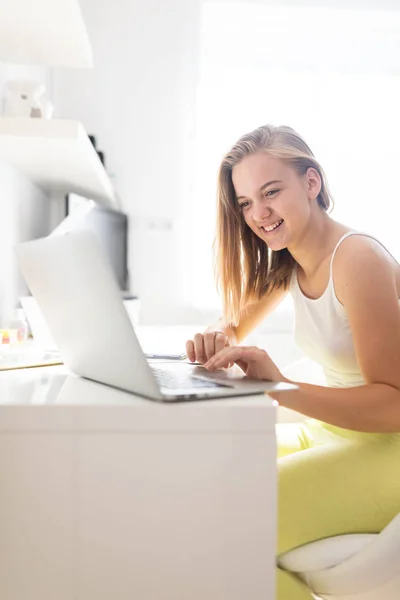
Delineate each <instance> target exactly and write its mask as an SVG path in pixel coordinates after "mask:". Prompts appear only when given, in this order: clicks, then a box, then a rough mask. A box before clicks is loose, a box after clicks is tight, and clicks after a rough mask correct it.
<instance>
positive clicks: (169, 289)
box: [54, 0, 398, 323]
mask: <svg viewBox="0 0 400 600" xmlns="http://www.w3.org/2000/svg"><path fill="white" fill-rule="evenodd" d="M259 1H262V0H259ZM272 1H274V0H272ZM275 1H276V2H278V0H275ZM201 2H202V0H141V1H139V0H103V2H101V3H99V2H98V0H80V3H81V7H82V12H83V15H84V19H85V22H86V26H87V29H88V33H89V36H90V39H91V43H92V46H93V52H94V67H95V68H94V70H93V71H92V72H79V71H66V70H62V71H61V70H58V71H56V73H55V77H54V100H55V106H56V113H55V115H56V116H57V115H58V116H62V117H71V118H77V119H80V120H82V121H83V123H84V126H85V128H86V130H87V131H88V132H90V133H94V134H96V135H97V138H98V145H99V147H100V148H101V149H104V151H105V153H106V158H107V162H108V167H109V171H110V172H112V173H115V183H116V187H117V191H118V192H119V194H120V196H121V201H122V207H123V209H124V210H125V211H126V212H128V214H129V215H130V217H131V241H130V250H129V262H130V270H131V282H132V283H131V287H132V291H133V292H134V293H136V294H138V295H139V296H140V297H141V300H142V306H143V312H142V318H143V322H144V323H155V322H162V321H163V322H168V321H169V322H181V323H185V322H198V323H200V322H203V321H204V322H205V323H206V322H208V321H209V320H210V319H212V318H214V316H215V315H212V314H211V313H208V314H206V313H202V314H200V313H199V312H198V311H197V312H196V311H195V310H193V308H191V307H189V306H187V304H186V299H185V289H184V285H182V282H184V272H183V270H182V264H181V262H180V256H181V255H182V253H183V252H188V253H189V255H190V248H185V247H183V246H182V244H181V240H180V237H179V231H180V230H181V219H182V216H183V215H184V214H185V213H186V214H187V210H188V207H189V214H190V202H191V201H192V198H193V196H194V195H193V187H191V186H192V185H193V183H192V182H193V181H194V162H195V156H194V140H195V133H196V131H195V127H196V123H195V109H196V107H195V99H196V84H197V74H198V55H199V41H200V10H201ZM304 3H305V0H304V2H301V1H300V0H291V1H289V2H288V4H292V5H302V4H304ZM329 3H331V4H333V5H335V6H339V5H343V6H348V7H349V6H352V7H357V6H359V7H365V6H369V7H373V6H375V7H379V8H382V7H383V5H385V6H386V7H387V8H390V7H391V8H394V7H396V6H398V2H397V0H385V1H382V0H369V1H368V2H366V1H365V0H326V2H325V3H324V4H329ZM307 4H308V5H311V4H321V2H320V1H319V0H307ZM232 43H236V41H235V40H233V41H232ZM210 218H213V215H210ZM211 268H212V266H211V264H210V269H211Z"/></svg>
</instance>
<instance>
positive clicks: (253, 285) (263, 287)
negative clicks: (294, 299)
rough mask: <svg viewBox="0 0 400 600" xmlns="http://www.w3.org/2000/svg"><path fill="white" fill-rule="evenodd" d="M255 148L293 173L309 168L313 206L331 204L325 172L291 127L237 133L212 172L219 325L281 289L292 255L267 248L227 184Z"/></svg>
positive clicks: (290, 268) (234, 319)
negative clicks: (316, 186)
mask: <svg viewBox="0 0 400 600" xmlns="http://www.w3.org/2000/svg"><path fill="white" fill-rule="evenodd" d="M256 152H266V153H267V154H268V155H270V156H272V157H274V158H279V159H281V160H284V161H285V162H286V163H288V164H289V165H291V166H292V167H293V168H294V169H295V170H296V171H297V172H298V173H299V175H304V174H305V173H306V172H307V169H309V168H310V167H311V168H313V169H315V170H316V171H317V172H318V174H319V176H320V178H321V191H320V193H319V195H318V197H317V202H318V205H319V206H320V207H321V208H322V209H323V210H325V211H328V209H330V208H331V207H332V205H333V201H332V197H331V195H330V192H329V189H328V185H327V181H326V177H325V174H324V172H323V170H322V167H321V166H320V164H319V163H318V162H317V161H316V159H315V158H314V155H313V153H312V152H311V150H310V148H309V147H308V145H307V144H306V142H305V141H304V140H303V139H302V138H301V137H300V135H299V134H298V133H296V132H295V131H294V130H293V129H292V128H291V127H286V126H280V127H274V126H273V125H264V126H262V127H258V128H257V129H255V130H254V131H252V132H251V133H247V134H246V135H244V136H242V137H241V138H240V139H239V141H238V142H237V143H236V144H235V145H234V146H233V148H232V149H231V150H230V151H229V152H228V153H227V154H226V155H225V157H224V158H223V160H222V163H221V166H220V168H219V173H218V193H217V232H216V237H215V241H214V257H215V272H216V280H217V286H218V289H219V291H220V292H221V294H222V300H223V309H224V317H223V320H224V323H225V324H227V325H232V326H235V325H237V324H238V322H239V315H240V311H241V310H242V309H243V308H244V307H245V306H248V305H249V304H251V303H252V302H255V301H257V300H259V299H261V298H262V297H263V296H264V295H265V294H269V293H270V292H272V291H273V290H274V289H277V288H281V287H284V288H285V289H287V287H288V286H289V283H290V278H291V275H292V272H293V266H294V259H293V258H292V256H291V254H290V253H289V251H288V250H287V248H284V249H283V250H278V251H271V250H269V248H268V246H267V245H266V243H265V242H264V241H263V240H262V239H261V238H259V237H258V236H256V235H255V233H254V232H253V231H252V230H251V229H250V227H248V226H247V224H246V222H245V221H244V219H243V217H242V213H241V211H240V207H239V205H238V203H237V201H236V194H235V189H234V187H233V182H232V169H233V167H234V166H235V165H237V164H238V163H239V162H240V161H241V160H242V159H243V158H244V157H245V156H248V155H250V154H254V153H256Z"/></svg>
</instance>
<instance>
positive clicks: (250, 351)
mask: <svg viewBox="0 0 400 600" xmlns="http://www.w3.org/2000/svg"><path fill="white" fill-rule="evenodd" d="M234 363H236V364H237V365H238V366H239V367H240V368H241V369H242V371H243V372H244V373H245V374H246V376H247V377H249V378H251V379H265V380H267V381H287V380H286V378H285V377H284V376H283V375H282V373H281V372H280V370H279V369H278V367H277V366H276V364H275V363H274V362H273V361H272V360H271V358H270V357H269V355H268V354H267V352H265V350H261V349H260V348H256V347H254V346H234V347H232V348H225V349H223V350H220V351H219V352H218V353H216V354H215V355H214V356H213V357H212V358H210V359H209V360H208V361H207V362H206V363H205V364H204V366H205V368H206V369H207V370H208V371H215V370H216V369H224V368H227V367H229V366H230V365H232V364H234Z"/></svg>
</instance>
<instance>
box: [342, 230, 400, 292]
mask: <svg viewBox="0 0 400 600" xmlns="http://www.w3.org/2000/svg"><path fill="white" fill-rule="evenodd" d="M379 275H385V276H386V277H390V276H392V277H393V278H394V280H395V281H396V282H397V286H398V288H399V291H400V266H399V264H398V263H397V262H396V260H395V259H394V258H393V257H392V255H391V254H390V253H389V251H388V250H386V248H385V247H384V246H382V244H380V243H379V242H378V241H377V240H375V239H373V238H370V237H368V236H366V235H351V236H349V237H347V238H346V239H345V240H343V242H342V243H341V244H340V246H339V248H338V249H337V251H336V255H335V258H334V261H333V265H332V276H333V280H334V283H335V290H336V295H337V297H338V299H339V300H340V302H342V303H343V299H344V296H345V292H346V288H348V287H349V285H350V286H351V285H352V284H356V283H357V282H358V281H359V282H360V283H361V282H362V280H364V279H370V280H371V279H375V278H377V279H379Z"/></svg>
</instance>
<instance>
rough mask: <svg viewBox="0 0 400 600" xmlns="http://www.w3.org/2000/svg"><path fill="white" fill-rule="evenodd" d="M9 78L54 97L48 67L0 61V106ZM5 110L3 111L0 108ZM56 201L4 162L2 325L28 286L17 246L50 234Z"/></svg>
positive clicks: (0, 167)
mask: <svg viewBox="0 0 400 600" xmlns="http://www.w3.org/2000/svg"><path fill="white" fill-rule="evenodd" d="M9 79H34V80H36V81H41V82H43V83H44V84H45V85H46V88H47V90H48V92H49V94H50V96H51V92H52V77H51V72H50V71H49V70H48V69H45V68H42V67H28V66H24V65H11V64H0V106H2V100H3V84H4V82H5V81H8V80H9ZM0 112H1V111H0ZM51 209H52V202H51V201H50V199H49V198H48V197H47V196H46V195H45V194H44V193H43V191H42V190H41V189H39V188H38V187H37V186H35V185H33V184H32V182H31V181H29V180H28V179H27V178H26V177H25V176H24V175H22V174H21V173H19V172H18V171H16V170H15V169H13V168H12V167H11V166H10V165H8V164H5V163H2V162H0V223H1V224H2V226H1V231H0V327H2V326H4V325H6V324H7V320H8V318H9V317H10V316H11V312H12V310H13V308H14V307H15V304H16V302H17V300H18V297H19V296H20V295H23V294H26V293H27V287H26V285H25V283H24V281H23V279H22V276H21V275H20V273H19V270H18V267H17V265H16V262H15V258H14V250H13V248H14V246H15V244H17V243H18V242H23V241H27V240H30V239H34V238H37V237H41V236H43V235H47V234H48V233H49V228H50V221H49V219H50V216H51Z"/></svg>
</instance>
